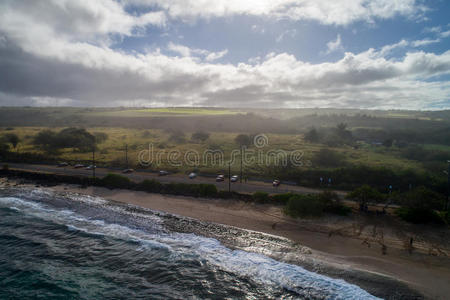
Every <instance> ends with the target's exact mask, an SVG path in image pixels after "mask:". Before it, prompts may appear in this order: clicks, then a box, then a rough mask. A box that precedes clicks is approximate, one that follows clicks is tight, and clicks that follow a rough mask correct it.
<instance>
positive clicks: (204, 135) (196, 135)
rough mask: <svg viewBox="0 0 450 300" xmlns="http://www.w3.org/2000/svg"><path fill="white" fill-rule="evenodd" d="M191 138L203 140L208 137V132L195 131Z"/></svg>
mask: <svg viewBox="0 0 450 300" xmlns="http://www.w3.org/2000/svg"><path fill="white" fill-rule="evenodd" d="M191 138H192V140H194V141H200V142H204V141H206V140H207V139H208V138H209V133H207V132H204V131H197V132H194V133H193V134H192V137H191Z"/></svg>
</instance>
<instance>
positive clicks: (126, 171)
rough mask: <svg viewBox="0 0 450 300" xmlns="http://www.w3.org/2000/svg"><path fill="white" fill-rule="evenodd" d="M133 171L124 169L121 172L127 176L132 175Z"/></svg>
mask: <svg viewBox="0 0 450 300" xmlns="http://www.w3.org/2000/svg"><path fill="white" fill-rule="evenodd" d="M133 172H134V170H133V169H125V170H123V171H122V173H123V174H129V173H133Z"/></svg>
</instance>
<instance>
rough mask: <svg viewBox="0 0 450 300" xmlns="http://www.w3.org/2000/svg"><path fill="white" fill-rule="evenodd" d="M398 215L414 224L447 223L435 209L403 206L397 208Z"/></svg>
mask: <svg viewBox="0 0 450 300" xmlns="http://www.w3.org/2000/svg"><path fill="white" fill-rule="evenodd" d="M396 214H397V216H399V217H400V218H402V219H403V220H405V221H406V222H409V223H414V224H428V223H433V224H438V225H443V224H445V221H444V219H443V218H442V217H441V216H440V215H439V214H438V213H437V212H435V211H434V210H431V209H417V208H408V207H402V208H399V209H397V211H396Z"/></svg>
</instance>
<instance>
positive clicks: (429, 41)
mask: <svg viewBox="0 0 450 300" xmlns="http://www.w3.org/2000/svg"><path fill="white" fill-rule="evenodd" d="M440 41H441V40H440V39H433V40H432V39H423V40H416V41H413V42H411V45H412V46H413V47H422V46H427V45H430V44H435V43H439V42H440Z"/></svg>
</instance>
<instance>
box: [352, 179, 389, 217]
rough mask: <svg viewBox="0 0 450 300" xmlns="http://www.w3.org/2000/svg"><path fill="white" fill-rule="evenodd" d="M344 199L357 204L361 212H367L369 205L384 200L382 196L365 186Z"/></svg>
mask: <svg viewBox="0 0 450 300" xmlns="http://www.w3.org/2000/svg"><path fill="white" fill-rule="evenodd" d="M346 198H347V199H350V200H354V201H356V202H358V203H359V210H361V211H367V206H368V204H369V203H379V202H381V201H383V199H384V197H383V194H381V193H380V192H378V191H377V190H376V189H374V188H372V187H370V186H369V185H367V184H365V185H363V186H361V187H359V188H357V189H355V190H353V191H352V192H351V193H348V194H347V197H346Z"/></svg>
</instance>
